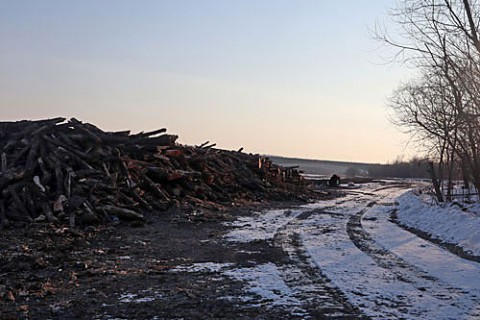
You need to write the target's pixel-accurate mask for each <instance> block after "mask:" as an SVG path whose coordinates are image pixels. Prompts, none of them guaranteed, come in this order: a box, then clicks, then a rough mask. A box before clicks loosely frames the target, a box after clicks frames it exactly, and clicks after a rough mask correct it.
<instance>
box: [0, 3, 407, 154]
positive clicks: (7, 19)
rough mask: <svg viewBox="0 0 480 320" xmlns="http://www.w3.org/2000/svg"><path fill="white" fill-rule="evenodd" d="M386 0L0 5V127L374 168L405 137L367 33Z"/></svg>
mask: <svg viewBox="0 0 480 320" xmlns="http://www.w3.org/2000/svg"><path fill="white" fill-rule="evenodd" d="M394 4H395V1H394V0H344V1H326V0H325V1H323V0H290V1H286V0H268V1H267V0H241V1H240V0H238V1H233V0H232V1H227V0H216V1H214V0H202V1H199V0H190V1H186V0H170V1H166V0H163V1H162V0H156V1H153V0H152V1H146V0H142V1H133V0H131V1H126V0H102V1H97V0H95V1H91V0H82V1H68V0H61V1H60V0H57V1H53V0H42V1H37V0H31V1H22V0H15V1H10V0H9V1H4V0H0V39H1V46H0V114H1V115H2V116H1V119H2V120H18V119H38V118H46V117H56V116H62V115H63V116H66V117H72V116H75V117H77V118H78V119H80V120H83V121H88V122H92V123H94V124H96V125H98V126H99V127H101V128H103V129H105V130H123V129H132V130H133V131H141V130H150V129H156V128H161V127H166V128H167V129H168V130H169V132H171V133H175V134H178V135H179V136H180V142H182V143H188V144H200V143H202V142H204V141H206V140H210V141H212V142H217V144H218V146H220V147H223V148H227V149H238V148H240V147H245V150H246V151H248V152H259V153H264V154H275V155H284V156H293V157H306V158H316V159H330V160H348V161H365V162H372V161H373V162H386V161H389V160H393V159H395V158H396V157H397V156H399V155H401V154H403V153H405V152H406V151H405V150H404V147H405V142H406V139H407V138H408V137H405V136H404V135H402V134H401V133H400V132H398V130H397V129H396V128H394V127H393V126H392V125H391V124H390V123H389V122H388V120H387V113H388V110H387V108H386V106H385V104H386V101H387V97H388V96H389V95H390V94H391V92H392V91H393V90H394V89H395V87H396V86H397V85H398V84H399V82H400V80H402V79H405V78H406V75H407V74H408V73H409V71H408V70H405V69H403V68H401V67H400V66H394V65H386V64H385V63H384V60H383V59H382V55H385V54H388V52H386V51H380V50H375V49H376V48H377V47H378V46H379V43H377V42H375V41H374V40H373V39H372V36H371V34H370V33H369V31H368V27H369V26H370V27H372V26H374V24H375V23H376V22H379V23H383V21H384V20H385V19H387V14H386V10H387V8H389V7H392V6H393V5H394Z"/></svg>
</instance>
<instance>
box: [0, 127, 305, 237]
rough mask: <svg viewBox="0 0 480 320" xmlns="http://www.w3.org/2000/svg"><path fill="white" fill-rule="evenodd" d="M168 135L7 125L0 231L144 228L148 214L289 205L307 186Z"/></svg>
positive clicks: (262, 165)
mask: <svg viewBox="0 0 480 320" xmlns="http://www.w3.org/2000/svg"><path fill="white" fill-rule="evenodd" d="M165 132H166V130H165V129H160V130H156V131H153V132H141V133H138V134H130V132H129V131H122V132H105V131H103V130H101V129H99V128H97V127H96V126H94V125H92V124H88V123H82V122H80V121H78V120H77V119H74V118H72V119H70V120H68V121H66V119H65V118H55V119H48V120H38V121H18V122H0V191H1V197H0V228H1V227H4V226H6V225H8V224H9V222H10V221H16V222H23V223H30V222H42V221H47V222H58V223H68V224H70V225H71V226H74V225H79V224H83V225H84V224H92V223H102V222H107V221H110V220H112V219H121V220H142V219H143V214H142V213H144V212H145V211H146V210H148V211H162V210H166V209H167V208H168V207H170V206H172V205H175V204H176V205H178V204H185V203H187V204H192V205H196V206H206V205H212V206H215V205H231V204H234V203H235V202H236V201H237V200H239V199H248V200H259V199H273V198H283V197H284V196H285V194H286V193H287V189H288V190H291V187H299V186H301V185H302V179H301V177H300V176H299V174H298V172H297V171H296V170H295V169H294V168H282V167H280V166H277V165H274V164H273V163H272V162H271V161H269V160H268V159H267V158H265V157H260V156H258V155H252V154H245V153H242V152H241V150H239V151H226V150H219V149H214V148H213V147H214V144H211V145H208V143H205V144H203V145H201V146H196V147H193V146H184V145H180V144H177V143H176V140H177V138H178V137H177V136H175V135H170V134H166V133H165ZM287 186H289V188H287Z"/></svg>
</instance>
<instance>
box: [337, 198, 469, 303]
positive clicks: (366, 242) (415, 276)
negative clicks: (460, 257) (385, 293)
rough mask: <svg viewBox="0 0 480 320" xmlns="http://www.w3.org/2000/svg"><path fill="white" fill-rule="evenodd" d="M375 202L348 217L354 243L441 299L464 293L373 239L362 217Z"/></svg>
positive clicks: (396, 273) (378, 263)
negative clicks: (364, 226) (364, 225)
mask: <svg viewBox="0 0 480 320" xmlns="http://www.w3.org/2000/svg"><path fill="white" fill-rule="evenodd" d="M375 204H376V203H375V202H370V203H369V204H367V208H365V209H363V210H361V211H359V212H357V213H356V214H354V215H351V216H350V218H349V219H348V222H347V226H346V228H347V233H348V236H349V238H350V240H351V241H352V243H353V244H354V245H355V246H356V247H357V248H358V249H360V250H361V251H362V252H364V253H365V254H367V255H369V256H370V257H371V258H372V260H373V261H374V262H375V263H376V264H377V265H378V266H379V267H381V268H384V269H387V270H388V271H390V272H391V273H392V274H393V275H395V277H396V278H397V279H398V280H399V281H402V282H405V283H410V284H412V285H413V286H414V287H416V288H417V290H420V291H423V292H427V293H429V294H430V295H431V296H434V297H436V298H437V299H440V300H448V299H450V298H451V297H452V296H456V295H461V294H464V293H465V292H464V291H463V290H461V289H458V288H455V287H452V286H450V285H448V284H446V283H443V282H442V281H441V280H440V279H438V278H435V277H433V276H431V275H429V274H428V273H427V272H425V271H424V270H422V269H420V268H418V267H416V266H414V265H412V264H410V263H409V262H407V261H405V260H404V259H402V258H401V257H399V256H397V255H396V254H395V253H393V252H391V251H389V250H387V249H385V248H384V247H382V246H381V245H379V244H378V243H376V242H375V241H374V240H373V239H372V237H371V236H370V234H369V233H368V232H367V231H365V229H364V228H363V226H362V217H363V215H364V214H365V212H366V211H367V209H368V208H370V207H373V206H374V205H375Z"/></svg>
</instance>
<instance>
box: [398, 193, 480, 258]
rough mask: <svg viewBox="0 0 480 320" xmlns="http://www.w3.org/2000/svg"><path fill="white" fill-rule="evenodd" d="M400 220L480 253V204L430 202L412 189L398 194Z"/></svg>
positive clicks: (474, 252)
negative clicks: (434, 203) (439, 203)
mask: <svg viewBox="0 0 480 320" xmlns="http://www.w3.org/2000/svg"><path fill="white" fill-rule="evenodd" d="M397 202H398V203H399V205H398V211H397V218H398V221H399V222H400V223H401V224H403V225H406V226H407V227H411V228H414V229H418V230H421V231H423V232H426V233H428V234H430V235H431V236H432V237H433V238H436V239H438V240H441V241H443V242H446V243H453V244H456V245H458V246H459V247H461V248H463V250H465V251H466V252H468V253H470V254H472V255H474V256H480V231H479V230H480V214H479V212H480V208H479V207H478V206H471V207H470V208H468V207H466V208H465V209H466V211H463V210H462V209H461V208H460V207H458V206H456V205H451V204H444V205H443V206H439V205H430V202H431V199H428V197H425V196H423V197H422V195H420V194H418V193H417V194H416V193H414V192H413V191H410V192H407V193H405V194H403V195H401V196H400V197H398V198H397Z"/></svg>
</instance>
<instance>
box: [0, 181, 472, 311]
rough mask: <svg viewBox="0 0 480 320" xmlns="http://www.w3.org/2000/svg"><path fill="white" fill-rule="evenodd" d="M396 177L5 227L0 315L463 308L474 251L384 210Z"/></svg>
mask: <svg viewBox="0 0 480 320" xmlns="http://www.w3.org/2000/svg"><path fill="white" fill-rule="evenodd" d="M411 187H412V186H411V185H407V184H396V183H390V184H388V183H387V184H385V183H384V184H366V185H362V186H361V187H360V188H358V189H349V190H345V193H344V194H343V196H342V197H337V198H334V199H329V200H324V201H319V202H315V203H311V204H308V205H302V206H297V207H291V208H288V209H284V208H275V209H272V208H270V209H265V210H258V211H255V210H253V211H252V210H244V211H238V210H237V211H235V212H230V213H221V214H218V215H217V216H215V217H212V216H208V217H206V216H202V214H201V213H196V214H195V215H193V216H192V215H191V214H190V215H186V214H183V213H181V212H175V211H171V212H168V213H167V214H163V215H161V216H159V217H156V218H155V219H149V220H150V223H148V224H146V225H145V226H143V227H138V228H135V227H132V226H106V227H102V228H99V229H95V230H93V229H90V230H89V229H86V230H69V229H62V228H55V227H42V229H38V228H34V227H32V228H29V229H27V230H22V231H21V234H19V233H18V231H4V232H3V234H2V241H1V244H0V249H1V257H0V258H1V260H0V275H1V277H0V297H1V298H2V299H1V302H0V307H1V308H0V312H1V316H0V318H1V319H459V318H462V319H470V318H471V319H474V318H476V317H480V304H479V301H480V288H479V286H478V281H477V280H476V278H478V275H479V274H480V267H479V264H478V262H474V261H467V260H464V259H462V258H460V257H458V256H456V255H455V254H453V253H451V252H449V251H447V250H446V249H445V248H443V247H440V246H438V245H436V244H434V243H431V242H429V241H427V240H424V239H421V238H419V237H417V236H416V235H414V234H413V233H411V232H408V231H406V230H404V229H402V228H401V227H400V226H399V225H397V224H396V222H395V221H394V220H393V219H392V216H394V214H395V210H396V205H395V198H396V197H397V196H399V195H400V194H402V193H404V192H407V191H408V189H409V188H411Z"/></svg>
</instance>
